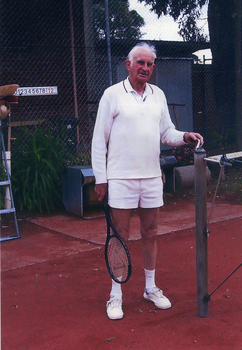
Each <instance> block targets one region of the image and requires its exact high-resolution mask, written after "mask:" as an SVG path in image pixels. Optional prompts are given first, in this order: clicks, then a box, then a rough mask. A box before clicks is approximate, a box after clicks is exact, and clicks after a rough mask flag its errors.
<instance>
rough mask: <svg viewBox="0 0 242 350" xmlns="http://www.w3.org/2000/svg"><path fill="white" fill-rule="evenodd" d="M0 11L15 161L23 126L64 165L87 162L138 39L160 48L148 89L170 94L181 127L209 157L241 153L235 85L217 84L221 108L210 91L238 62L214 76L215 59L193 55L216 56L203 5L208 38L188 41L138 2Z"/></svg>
mask: <svg viewBox="0 0 242 350" xmlns="http://www.w3.org/2000/svg"><path fill="white" fill-rule="evenodd" d="M0 6H1V12H0V13H1V15H0V16H1V22H0V26H1V33H2V34H1V38H0V43H1V44H0V45H1V54H0V85H1V86H2V85H8V84H18V85H19V89H18V90H17V95H18V103H15V104H10V105H9V107H10V110H11V115H10V117H9V118H8V119H7V120H5V121H3V132H4V137H5V140H6V145H7V148H8V150H11V152H12V159H13V161H14V158H15V157H18V154H19V152H25V143H26V142H27V141H26V133H25V134H24V133H22V132H21V129H22V128H23V125H25V128H27V129H28V130H29V133H30V134H32V133H34V132H35V131H36V129H38V128H41V129H42V130H44V131H47V130H50V131H51V135H52V136H54V138H56V139H57V138H58V140H59V143H58V147H59V148H58V149H59V150H60V151H61V157H63V159H64V160H65V165H85V164H90V162H91V159H90V148H91V139H92V133H93V127H94V123H95V118H96V112H97V108H98V102H99V100H100V98H101V96H102V93H103V91H104V89H105V88H107V87H108V86H109V85H111V84H114V83H116V82H118V81H120V80H122V79H125V78H126V76H127V72H126V70H125V65H124V60H125V58H126V57H127V54H128V52H129V51H130V49H131V48H132V47H133V46H134V44H136V43H137V42H139V41H141V40H144V41H149V42H150V43H152V44H154V46H155V47H156V49H157V62H156V70H155V72H154V75H153V77H152V80H151V82H152V83H154V84H157V85H158V86H160V87H161V88H162V89H163V90H164V92H165V94H166V96H167V100H168V104H169V108H170V114H171V117H172V119H173V121H174V123H175V124H176V126H177V128H179V129H181V130H187V131H188V130H189V131H190V130H194V131H197V132H200V133H201V134H203V135H204V137H205V145H206V150H207V152H208V153H210V154H211V155H212V154H220V153H222V152H232V151H239V150H240V149H238V148H239V146H238V142H236V139H237V137H236V130H237V129H238V125H237V124H236V123H238V119H237V121H236V118H235V112H236V111H235V102H234V96H231V95H232V93H230V92H231V87H232V85H231V86H228V85H226V84H227V83H226V82H225V81H224V82H223V80H222V79H220V80H219V79H217V81H218V82H219V84H222V85H223V84H224V90H223V93H222V99H223V105H222V106H221V108H220V109H218V107H217V100H218V96H216V85H214V74H215V73H216V74H217V75H218V76H220V77H223V76H224V75H230V76H232V75H233V74H234V69H235V68H234V60H231V62H230V63H231V64H229V65H227V66H223V67H222V69H223V72H221V71H220V70H217V71H216V72H215V68H214V67H213V65H212V64H211V63H212V61H211V60H210V58H209V57H208V58H209V59H206V57H205V58H204V57H199V56H197V52H198V51H200V50H204V49H209V48H210V43H209V34H208V30H207V29H206V26H207V12H206V7H205V9H204V12H203V16H202V18H201V23H200V27H203V28H204V30H205V32H204V35H205V39H206V40H200V41H194V40H190V41H186V42H185V41H183V40H182V38H181V36H179V35H178V34H177V31H176V30H175V31H174V29H173V27H174V25H175V24H174V23H175V22H174V21H173V20H171V19H170V18H169V17H164V16H161V17H160V18H159V19H158V17H157V15H156V14H154V12H151V11H150V10H149V9H150V8H149V7H147V6H145V5H144V3H142V4H141V3H139V2H138V1H136V0H132V1H131V0H130V1H129V2H128V1H126V0H109V1H107V0H82V1H81V0H63V1H61V3H60V1H58V0H51V1H49V0H34V1H33V0H22V1H14V0H2V1H1V5H0ZM178 29H179V28H178V27H177V30H178ZM231 40H232V39H231ZM226 54H227V53H226V52H224V55H226ZM228 54H229V52H228ZM227 61H228V60H226V62H227ZM240 63H241V57H240ZM231 84H234V83H233V82H232V83H231ZM220 87H221V86H220ZM220 91H221V89H220ZM231 106H232V107H231ZM240 123H241V121H240ZM240 125H241V124H240ZM161 149H162V152H164V153H169V152H171V151H172V150H171V149H169V148H166V147H164V146H162V148H161Z"/></svg>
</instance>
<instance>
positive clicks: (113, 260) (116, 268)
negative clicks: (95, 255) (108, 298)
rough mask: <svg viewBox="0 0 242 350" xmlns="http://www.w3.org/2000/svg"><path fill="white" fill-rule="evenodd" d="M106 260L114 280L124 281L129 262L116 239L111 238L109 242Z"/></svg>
mask: <svg viewBox="0 0 242 350" xmlns="http://www.w3.org/2000/svg"><path fill="white" fill-rule="evenodd" d="M107 258H108V262H109V267H110V271H111V274H112V275H113V277H114V280H119V281H125V280H126V279H127V277H128V274H129V269H128V266H129V260H128V256H127V253H126V251H125V248H124V246H123V245H122V243H121V242H120V241H119V239H118V238H117V237H111V239H110V240H109V244H108V249H107Z"/></svg>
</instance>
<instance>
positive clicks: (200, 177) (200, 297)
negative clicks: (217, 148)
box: [194, 148, 208, 317]
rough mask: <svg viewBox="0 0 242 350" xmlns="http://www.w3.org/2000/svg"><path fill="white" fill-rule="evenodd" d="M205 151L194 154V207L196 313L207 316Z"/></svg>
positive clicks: (200, 150) (198, 150)
mask: <svg viewBox="0 0 242 350" xmlns="http://www.w3.org/2000/svg"><path fill="white" fill-rule="evenodd" d="M205 157H206V152H205V150H204V149H202V148H198V149H196V151H195V154H194V165H195V207H196V262H197V313H198V316H199V317H208V300H207V299H206V298H205V296H206V295H208V261H207V177H206V161H205V160H204V158H205Z"/></svg>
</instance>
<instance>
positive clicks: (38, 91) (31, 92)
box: [14, 86, 58, 96]
mask: <svg viewBox="0 0 242 350" xmlns="http://www.w3.org/2000/svg"><path fill="white" fill-rule="evenodd" d="M14 95H15V96H47V95H58V88H57V86H38V87H19V88H17V90H16V92H15V94H14Z"/></svg>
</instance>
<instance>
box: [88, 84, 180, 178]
mask: <svg viewBox="0 0 242 350" xmlns="http://www.w3.org/2000/svg"><path fill="white" fill-rule="evenodd" d="M183 135H184V132H181V131H178V130H176V129H175V126H174V124H173V123H172V121H171V118H170V114H169V110H168V106H167V101H166V97H165V95H164V93H163V91H162V90H161V89H160V88H159V87H157V86H155V85H151V84H146V89H145V92H144V94H143V96H140V95H139V94H138V93H137V92H136V91H135V90H133V88H132V86H131V84H130V82H129V79H128V78H127V79H126V80H124V81H122V82H120V83H118V84H115V85H113V86H111V87H109V88H107V89H106V90H105V92H104V94H103V96H102V98H101V100H100V103H99V108H98V113H97V119H96V123H95V128H94V133H93V140H92V168H93V172H94V176H95V179H96V183H97V184H100V183H106V182H107V180H109V179H141V178H152V177H158V176H160V175H161V168H160V160H159V156H160V141H161V142H162V143H166V144H168V145H172V146H181V145H183V144H185V143H184V141H183Z"/></svg>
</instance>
